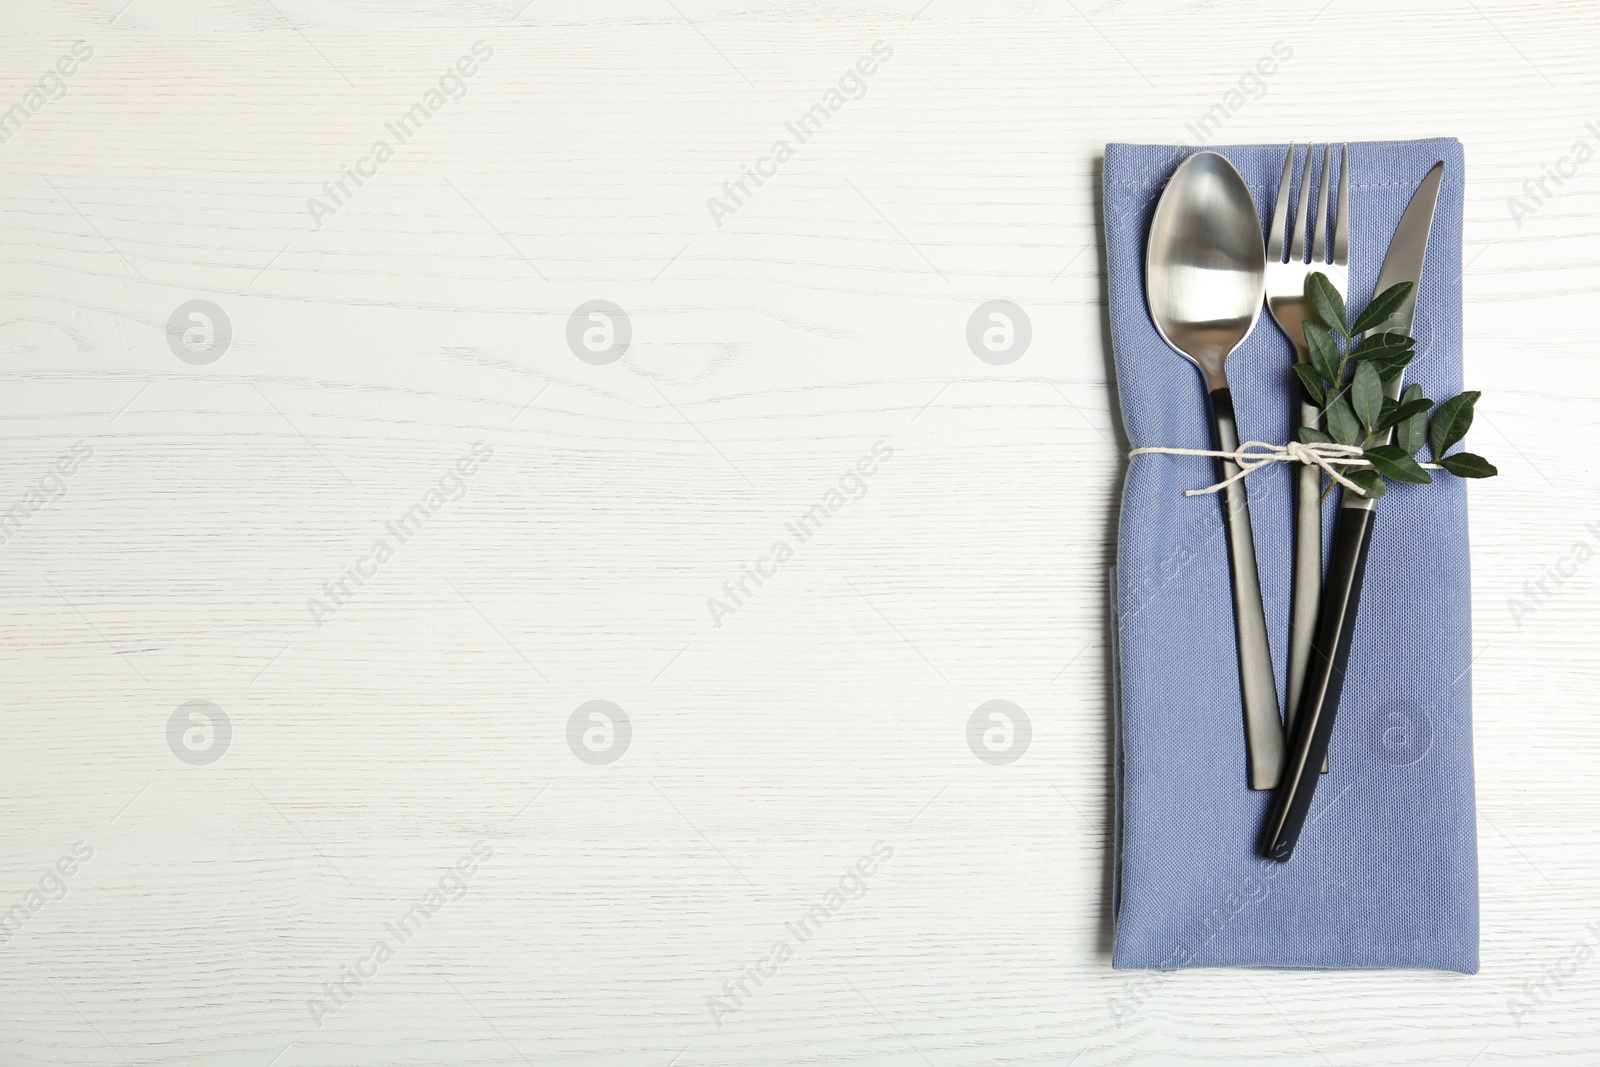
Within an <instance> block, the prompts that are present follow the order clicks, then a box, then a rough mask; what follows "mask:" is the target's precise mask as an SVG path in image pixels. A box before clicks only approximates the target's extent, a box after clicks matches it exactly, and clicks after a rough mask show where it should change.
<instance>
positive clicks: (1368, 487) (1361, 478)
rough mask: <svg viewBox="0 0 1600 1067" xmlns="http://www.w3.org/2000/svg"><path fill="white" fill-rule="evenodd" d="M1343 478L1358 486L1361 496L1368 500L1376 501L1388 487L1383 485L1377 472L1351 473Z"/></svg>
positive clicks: (1362, 471) (1360, 471)
mask: <svg viewBox="0 0 1600 1067" xmlns="http://www.w3.org/2000/svg"><path fill="white" fill-rule="evenodd" d="M1345 477H1346V478H1349V479H1350V480H1351V481H1352V482H1355V483H1356V484H1357V485H1359V486H1360V487H1361V495H1362V496H1364V497H1366V498H1367V499H1369V500H1376V499H1378V498H1379V497H1380V496H1382V495H1383V494H1384V493H1386V492H1388V490H1389V487H1388V486H1387V485H1385V484H1383V478H1382V476H1381V475H1379V474H1378V472H1377V471H1369V470H1359V471H1351V472H1350V473H1349V474H1347V475H1345Z"/></svg>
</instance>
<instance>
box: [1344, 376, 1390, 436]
mask: <svg viewBox="0 0 1600 1067" xmlns="http://www.w3.org/2000/svg"><path fill="white" fill-rule="evenodd" d="M1350 406H1351V407H1353V408H1355V412H1356V418H1358V419H1360V420H1361V425H1362V426H1363V427H1364V428H1365V429H1366V430H1367V432H1368V433H1370V432H1372V430H1373V429H1374V428H1375V427H1376V426H1377V423H1378V415H1379V414H1380V413H1381V412H1382V411H1383V379H1382V378H1380V377H1378V369H1377V368H1376V367H1374V366H1373V365H1372V364H1370V363H1358V364H1357V365H1356V375H1355V377H1354V378H1352V379H1351V380H1350Z"/></svg>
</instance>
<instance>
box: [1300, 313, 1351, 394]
mask: <svg viewBox="0 0 1600 1067" xmlns="http://www.w3.org/2000/svg"><path fill="white" fill-rule="evenodd" d="M1305 334H1306V348H1307V349H1309V350H1310V354H1311V366H1312V367H1314V368H1316V371H1317V373H1318V374H1320V375H1322V380H1323V381H1325V382H1328V383H1329V384H1330V385H1343V384H1344V383H1343V382H1341V381H1339V349H1338V348H1337V347H1336V346H1335V345H1334V343H1333V338H1332V337H1329V336H1328V331H1327V330H1324V329H1323V328H1322V327H1320V326H1317V325H1314V324H1313V323H1309V322H1308V323H1306V324H1305Z"/></svg>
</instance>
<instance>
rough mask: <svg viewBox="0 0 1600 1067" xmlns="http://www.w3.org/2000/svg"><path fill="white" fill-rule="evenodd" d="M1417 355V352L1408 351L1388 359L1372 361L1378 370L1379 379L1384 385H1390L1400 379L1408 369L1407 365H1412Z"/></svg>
mask: <svg viewBox="0 0 1600 1067" xmlns="http://www.w3.org/2000/svg"><path fill="white" fill-rule="evenodd" d="M1416 354H1417V353H1416V352H1415V351H1406V352H1402V353H1401V354H1400V355H1398V356H1391V357H1389V358H1388V359H1375V360H1373V361H1372V366H1374V367H1376V368H1377V369H1378V377H1379V378H1381V379H1382V380H1383V384H1384V385H1388V384H1389V383H1390V382H1392V381H1394V380H1395V379H1396V378H1398V377H1400V372H1401V371H1403V370H1405V369H1406V364H1408V363H1410V362H1411V359H1412V357H1413V356H1415V355H1416Z"/></svg>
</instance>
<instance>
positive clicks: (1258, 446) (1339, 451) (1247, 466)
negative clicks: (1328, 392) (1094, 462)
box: [1128, 441, 1432, 496]
mask: <svg viewBox="0 0 1600 1067" xmlns="http://www.w3.org/2000/svg"><path fill="white" fill-rule="evenodd" d="M1145 455H1163V456H1214V457H1216V458H1218V459H1225V460H1230V461H1232V463H1233V464H1234V465H1235V466H1236V467H1238V468H1239V469H1238V470H1237V471H1235V472H1234V473H1232V474H1230V475H1229V476H1228V477H1226V478H1224V479H1222V481H1220V482H1217V483H1216V484H1214V485H1208V486H1206V487H1205V488H1204V489H1187V490H1185V491H1184V494H1183V495H1184V496H1205V495H1206V494H1207V493H1216V492H1220V491H1221V490H1223V489H1226V488H1227V487H1228V486H1230V485H1232V484H1233V483H1234V482H1237V481H1240V480H1242V479H1244V478H1246V477H1248V476H1250V475H1251V474H1253V473H1255V472H1256V471H1258V470H1260V469H1261V468H1262V467H1266V466H1269V465H1271V464H1273V463H1305V464H1307V465H1310V466H1314V467H1321V468H1322V470H1323V472H1324V473H1326V474H1327V476H1328V477H1329V478H1331V479H1333V480H1334V481H1335V482H1337V483H1339V484H1340V485H1342V486H1344V487H1345V488H1346V489H1349V490H1351V491H1353V492H1357V493H1359V492H1361V486H1359V485H1357V484H1356V483H1355V482H1353V481H1351V480H1350V479H1349V478H1347V477H1346V476H1345V475H1344V473H1343V472H1342V471H1341V470H1340V469H1339V468H1341V467H1370V466H1372V463H1371V461H1370V460H1366V459H1363V458H1362V456H1364V455H1365V453H1364V452H1363V451H1362V450H1361V448H1360V446H1358V445H1341V444H1339V443H1337V442H1335V441H1313V442H1311V443H1309V444H1307V443H1305V442H1303V441H1290V442H1289V443H1288V444H1283V445H1273V444H1268V443H1267V442H1265V441H1246V442H1245V443H1244V444H1242V445H1240V446H1239V447H1238V448H1236V449H1234V450H1233V451H1232V452H1225V451H1217V450H1213V449H1206V448H1136V449H1134V450H1133V451H1132V452H1129V453H1128V458H1129V459H1132V458H1133V457H1134V456H1145ZM1424 466H1432V464H1424Z"/></svg>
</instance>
